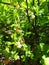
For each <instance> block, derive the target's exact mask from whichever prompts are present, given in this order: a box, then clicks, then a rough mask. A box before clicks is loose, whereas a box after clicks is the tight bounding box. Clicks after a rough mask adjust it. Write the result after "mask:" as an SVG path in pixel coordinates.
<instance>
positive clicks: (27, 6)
mask: <svg viewBox="0 0 49 65" xmlns="http://www.w3.org/2000/svg"><path fill="white" fill-rule="evenodd" d="M26 5H27V8H26V12H27V18H28V21H29V22H30V17H29V14H28V2H27V0H26Z"/></svg>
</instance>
